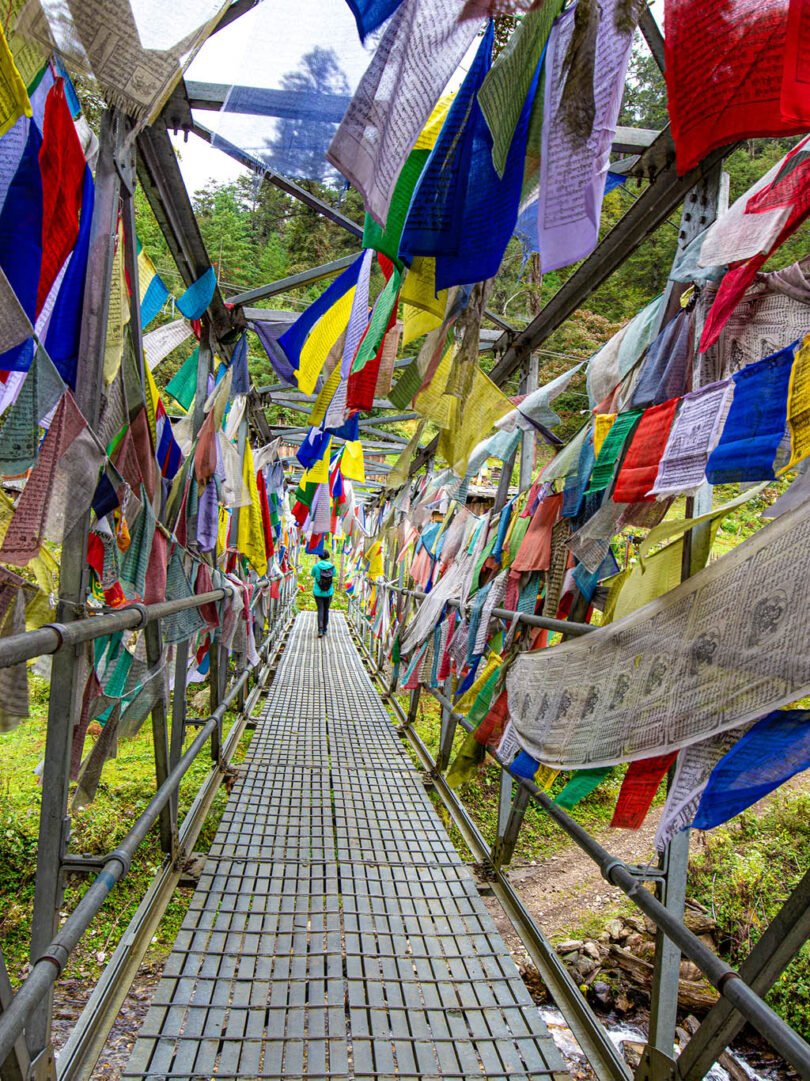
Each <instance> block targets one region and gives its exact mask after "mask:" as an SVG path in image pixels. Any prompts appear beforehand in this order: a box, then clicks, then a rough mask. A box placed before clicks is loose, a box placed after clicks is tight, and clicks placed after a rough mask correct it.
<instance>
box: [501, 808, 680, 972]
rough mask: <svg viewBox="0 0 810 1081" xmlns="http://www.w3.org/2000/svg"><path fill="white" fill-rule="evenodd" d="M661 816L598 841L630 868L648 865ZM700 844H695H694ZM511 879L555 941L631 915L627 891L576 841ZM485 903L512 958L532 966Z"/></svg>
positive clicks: (517, 867) (514, 871)
mask: <svg viewBox="0 0 810 1081" xmlns="http://www.w3.org/2000/svg"><path fill="white" fill-rule="evenodd" d="M661 813H662V808H660V807H659V808H656V809H655V810H654V811H651V812H650V814H649V815H648V816H647V820H646V822H645V823H644V825H643V826H642V827H641V829H640V830H612V829H607V828H606V829H603V830H600V831H599V832H597V833H595V834H594V836H595V837H596V840H597V841H599V842H600V844H602V845H604V847H605V848H606V849H607V850H608V851H609V852H610V853H612V854H613V855H614V856H617V857H618V858H619V859H622V860H624V861H625V862H626V863H637V864H645V865H646V864H647V863H649V862H650V861H651V860H654V857H655V852H654V849H653V841H654V839H655V831H656V829H657V828H658V822H659V819H660V817H661ZM696 843H697V842H696V841H695V840H693V844H696ZM509 879H510V881H511V882H512V885H513V886H514V887H515V888H516V889H517V890H518V892H519V893H520V896H521V899H522V900H523V903H524V904H525V905H526V908H527V909H528V910H529V912H530V914H531V915H532V916H533V917H534V919H535V920H536V921H537V923H538V924H539V925H540V926H541V927H542V929H543V931H544V933H545V935H546V937H547V938H550V939H552V940H559V939H561V938H567V937H570V935H571V934H572V933H573V932H574V931H576V930H577V929H578V928H579V927H581V925H582V924H583V922H584V921H585V920H586V919H588V917H589V916H593V917H594V920H595V922H596V921H601V923H602V924H604V923H607V921H608V920H609V919H611V918H612V917H613V916H614V915H616V914H617V913H619V912H622V911H630V909H631V907H632V906H631V904H630V902H629V901H628V900H627V898H626V897H625V895H624V894H623V893H622V891H621V890H618V889H616V888H615V887H613V886H611V885H609V884H608V883H607V882H606V881H605V879H604V878H602V875H601V873H600V871H599V868H598V867H597V866H596V864H595V863H594V862H593V860H591V859H589V858H588V856H586V855H585V853H584V852H583V851H582V850H581V849H580V848H578V847H577V845H575V844H574V843H573V841H572V842H571V844H570V845H568V846H567V847H566V848H565V849H564V850H563V851H562V852H559V853H558V854H557V855H556V856H550V857H549V858H548V859H546V860H540V861H537V862H536V863H534V862H533V863H531V864H518V863H516V864H513V865H512V867H511V868H510V871H509ZM486 901H487V905H488V907H489V910H490V912H491V914H492V917H493V919H494V920H495V923H496V924H497V926H498V930H499V931H500V932H501V935H502V936H503V938H504V939H505V941H506V944H507V945H508V946H509V949H510V951H511V952H512V954H513V955H514V956H515V957H516V958H517V959H518V960H519V961H520V962H524V961H526V960H528V955H527V954H526V950H525V949H524V947H523V945H522V943H521V941H520V939H519V938H518V936H517V935H516V934H515V931H514V930H513V928H512V924H511V923H510V922H509V920H508V919H507V917H506V916H505V915H504V913H503V910H502V909H501V906H500V905H499V903H498V901H497V900H496V899H495V898H494V897H487V898H486Z"/></svg>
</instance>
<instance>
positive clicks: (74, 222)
mask: <svg viewBox="0 0 810 1081" xmlns="http://www.w3.org/2000/svg"><path fill="white" fill-rule="evenodd" d="M86 166H87V162H86V161H85V157H84V151H83V150H82V144H81V143H80V142H79V137H78V135H77V134H76V126H75V124H74V123H73V117H72V116H71V113H70V108H69V106H68V103H67V100H66V98H65V84H64V80H63V79H57V80H56V82H55V83H54V84H53V86H52V87H51V90H50V92H49V93H48V97H47V98H46V100H45V119H44V121H43V125H42V147H41V148H40V151H39V168H40V172H41V173H42V269H41V271H40V275H39V288H38V290H37V315H39V313H40V312H41V311H42V306H43V304H44V303H45V301H46V300H47V298H48V293H49V292H50V291H51V286H52V285H53V283H54V282H55V281H56V278H57V275H58V274H59V271H60V270H61V268H62V264H63V263H64V261H65V259H67V257H68V255H70V253H71V251H72V250H73V247H74V245H75V243H76V238H77V237H78V235H79V213H80V211H81V208H82V187H83V184H84V171H85V168H86Z"/></svg>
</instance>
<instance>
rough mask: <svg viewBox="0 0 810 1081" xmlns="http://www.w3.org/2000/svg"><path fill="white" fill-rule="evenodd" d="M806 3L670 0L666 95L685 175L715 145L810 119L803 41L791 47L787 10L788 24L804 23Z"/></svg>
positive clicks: (782, 130)
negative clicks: (800, 70) (801, 72)
mask: <svg viewBox="0 0 810 1081" xmlns="http://www.w3.org/2000/svg"><path fill="white" fill-rule="evenodd" d="M802 6H803V7H804V9H805V11H806V9H807V4H806V0H792V2H789V0H724V3H722V4H707V3H706V2H705V0H666V6H665V13H664V22H665V35H664V47H665V61H666V80H667V99H668V105H669V115H670V120H671V123H672V135H673V138H674V140H675V149H676V156H677V165H678V172H679V173H680V174H681V175H683V174H684V173H687V172H689V170H690V169H693V168H694V167H695V166H696V165H698V164H699V163H700V161H702V159H703V158H705V156H706V155H707V154H708V152H709V151H710V150H713V149H714V148H715V147H719V146H726V145H727V144H729V143H735V142H737V140H738V139H752V138H760V137H766V136H777V135H796V134H798V133H800V132H804V131H806V130H807V128H808V126H810V82H808V81H807V79H806V76H805V79H804V81H802V80H801V79H800V78H799V77H798V62H799V57H800V56H801V53H800V51H799V43H798V42H795V43H794V42H793V41H792V42H791V43H790V49H789V50H788V11H789V9H790V16H791V25H793V23H794V22H795V23H797V24H798V23H801V24H802V25H804V24H805V22H806V16H804V17H803V16H802V12H801V9H802ZM804 55H805V56H806V55H807V54H806V51H805V53H804ZM791 59H792V63H793V64H794V67H793V71H792V72H790V71H788V64H789V63H790V62H791ZM783 87H784V96H783ZM783 103H784V104H785V105H786V106H787V108H788V110H789V111H788V112H785V110H784V107H783Z"/></svg>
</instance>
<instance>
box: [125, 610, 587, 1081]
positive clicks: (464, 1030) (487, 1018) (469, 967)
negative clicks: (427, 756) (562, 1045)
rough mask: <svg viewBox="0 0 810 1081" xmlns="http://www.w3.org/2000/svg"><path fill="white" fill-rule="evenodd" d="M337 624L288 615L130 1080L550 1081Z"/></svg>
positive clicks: (434, 822)
mask: <svg viewBox="0 0 810 1081" xmlns="http://www.w3.org/2000/svg"><path fill="white" fill-rule="evenodd" d="M564 1073H565V1070H564V1066H563V1063H562V1060H561V1058H560V1055H559V1052H558V1051H557V1049H556V1047H555V1045H554V1043H553V1041H552V1040H551V1037H550V1036H549V1035H548V1032H547V1030H546V1028H545V1026H544V1024H543V1022H542V1021H541V1019H540V1017H539V1014H538V1011H537V1009H536V1007H535V1006H534V1004H533V1003H532V1000H531V997H530V996H529V993H528V991H527V990H526V988H525V986H524V984H523V982H522V980H521V978H520V976H519V974H518V971H517V968H516V966H515V964H514V962H513V960H512V958H511V957H510V955H509V953H508V951H507V949H506V946H505V945H504V943H503V941H502V939H501V938H500V936H499V935H498V933H497V931H496V929H495V926H494V924H493V923H492V920H491V919H490V916H489V914H488V912H487V910H486V908H485V906H484V904H483V903H482V901H481V900H480V898H479V896H478V891H477V889H476V887H475V884H474V882H473V879H472V876H471V875H470V873H469V871H468V870H467V868H466V867H465V866H464V864H463V863H462V861H461V859H460V858H459V856H458V854H457V853H456V851H455V849H454V847H453V845H452V844H451V843H450V840H449V838H448V836H447V833H446V831H445V829H444V827H443V826H442V824H441V822H440V820H439V818H438V817H437V815H436V813H435V812H434V810H433V807H432V805H431V803H430V800H429V799H428V797H427V795H426V793H425V791H424V787H423V785H422V783H421V781H420V779H419V775H418V774H417V772H416V770H415V769H414V767H413V766H412V765H411V762H410V759H409V758H408V757H407V755H406V753H405V751H404V750H403V749H402V747H401V746H400V743H399V741H398V739H397V737H396V734H395V732H394V730H393V726H392V724H391V721H390V720H389V717H388V715H387V713H386V711H385V708H384V707H383V704H382V702H381V700H380V698H379V695H378V694H377V692H376V691H375V689H374V687H373V685H372V683H371V681H370V679H369V678H368V676H367V675H366V672H365V670H364V669H363V666H362V663H361V661H360V657H359V655H358V654H357V652H356V650H355V648H354V645H353V644H352V641H351V639H350V637H349V632H348V629H347V626H346V623H345V621H344V619H343V617H342V616H340V615H333V616H332V625H331V627H330V630H329V634H328V635H327V636H326V638H324V639H323V640H321V641H319V640H318V639H317V637H316V620H315V615H314V613H309V612H306V613H302V614H301V615H299V617H298V619H297V621H296V623H295V625H294V628H293V631H292V635H291V638H290V641H289V643H288V646H287V649H286V651H285V653H284V655H283V657H282V661H281V664H280V666H279V670H278V673H277V675H276V678H275V680H274V682H273V684H272V687H271V690H270V693H269V697H268V700H267V704H266V708H265V711H264V714H263V718H262V721H261V723H260V725H259V728H258V729H257V731H256V733H255V735H254V738H253V740H252V743H251V746H250V750H249V752H248V758H247V761H246V762H245V764H244V766H243V767H242V769H241V776H240V779H239V780H238V782H237V784H236V785H235V787H234V789H233V792H232V794H231V797H230V800H229V802H228V805H227V808H226V811H225V815H224V817H223V819H222V822H221V824H220V827H219V830H218V832H217V835H216V838H215V840H214V844H213V846H212V848H211V851H210V853H209V857H208V860H207V863H206V865H205V871H204V873H203V875H202V878H201V879H200V883H199V886H198V888H197V890H196V892H195V894H194V898H193V900H192V903H191V907H190V909H189V911H188V913H187V915H186V918H185V920H184V922H183V926H182V929H181V931H180V933H179V935H178V937H177V941H176V942H175V945H174V949H173V951H172V954H171V956H170V957H169V960H168V962H167V964H166V968H165V970H164V975H163V979H162V981H161V983H160V985H159V986H158V989H157V992H156V994H155V997H154V1000H153V1004H152V1008H151V1010H150V1011H149V1014H148V1015H147V1017H146V1020H145V1022H144V1026H143V1028H142V1030H141V1033H140V1036H139V1039H138V1042H137V1044H136V1045H135V1049H134V1051H133V1053H132V1057H131V1059H130V1061H129V1064H128V1066H127V1069H126V1071H125V1073H124V1076H125V1077H129V1078H135V1077H137V1078H146V1077H148V1078H153V1079H155V1078H187V1079H190V1078H199V1079H203V1078H205V1079H208V1078H214V1077H216V1078H276V1079H281V1078H284V1079H293V1078H320V1079H323V1081H326V1079H331V1078H346V1079H349V1078H355V1079H361V1078H362V1079H366V1078H368V1079H371V1078H381V1079H382V1078H385V1079H388V1078H390V1079H392V1081H394V1079H396V1078H424V1079H428V1081H429V1079H434V1078H435V1079H438V1078H452V1079H455V1081H460V1079H464V1081H466V1079H468V1078H498V1079H501V1081H515V1079H521V1078H524V1079H525V1078H533V1079H539V1078H548V1077H552V1076H554V1077H557V1078H561V1077H562V1076H563V1075H564Z"/></svg>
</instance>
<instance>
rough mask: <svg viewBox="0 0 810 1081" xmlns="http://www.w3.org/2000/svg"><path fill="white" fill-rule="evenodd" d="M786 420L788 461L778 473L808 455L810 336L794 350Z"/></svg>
mask: <svg viewBox="0 0 810 1081" xmlns="http://www.w3.org/2000/svg"><path fill="white" fill-rule="evenodd" d="M787 420H788V427H789V429H790V460H789V461H788V463H787V465H784V466H782V468H781V469H780V470H779V473H780V474H781V473H785V472H787V470H788V469H792V468H793V467H794V466H795V465H798V463H799V462H801V461H802V460H803V459H804V458H806V457H807V456H808V455H810V334H808V335H807V337H806V338H805V339H804V340H803V342H802V343H801V345H800V346H799V348H798V349H797V350H796V359H795V360H794V361H793V367H792V368H791V372H790V385H789V387H788V406H787Z"/></svg>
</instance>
